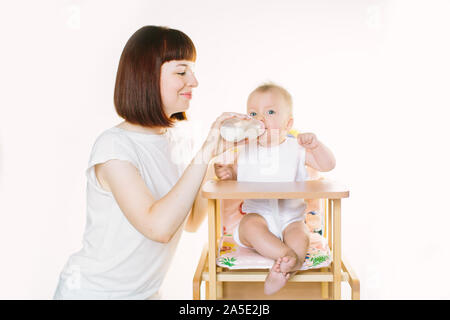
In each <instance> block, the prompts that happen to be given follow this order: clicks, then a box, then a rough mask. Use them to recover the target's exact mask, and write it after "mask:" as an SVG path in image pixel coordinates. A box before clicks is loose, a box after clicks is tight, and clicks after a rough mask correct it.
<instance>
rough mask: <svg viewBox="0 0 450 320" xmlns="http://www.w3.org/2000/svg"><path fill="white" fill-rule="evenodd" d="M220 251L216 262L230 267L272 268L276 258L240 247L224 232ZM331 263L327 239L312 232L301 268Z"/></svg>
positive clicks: (312, 267) (325, 265)
mask: <svg viewBox="0 0 450 320" xmlns="http://www.w3.org/2000/svg"><path fill="white" fill-rule="evenodd" d="M219 248H220V251H219V254H218V256H217V260H216V263H217V265H218V266H219V267H225V268H228V269H266V268H271V267H272V265H273V263H274V260H272V259H269V258H266V257H264V256H262V255H260V254H259V253H257V252H256V251H255V250H253V249H250V248H244V247H240V246H239V245H238V244H237V243H236V242H235V241H234V239H233V235H232V234H224V235H223V236H222V238H221V239H220V246H219ZM330 263H331V252H330V248H329V247H328V243H327V240H326V239H325V238H324V237H322V236H321V235H320V234H319V233H316V232H312V233H311V234H310V246H309V249H308V253H307V254H306V258H305V263H304V264H303V266H302V267H301V268H300V269H299V270H308V269H315V268H323V267H328V266H329V265H330Z"/></svg>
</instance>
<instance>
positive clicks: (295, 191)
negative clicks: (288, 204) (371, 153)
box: [202, 180, 349, 199]
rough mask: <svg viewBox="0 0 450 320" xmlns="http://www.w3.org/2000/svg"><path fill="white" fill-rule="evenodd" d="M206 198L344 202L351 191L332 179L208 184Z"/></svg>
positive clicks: (203, 190) (218, 182)
mask: <svg viewBox="0 0 450 320" xmlns="http://www.w3.org/2000/svg"><path fill="white" fill-rule="evenodd" d="M202 196H203V197H204V198H207V199H324V198H328V199H341V198H348V197H349V191H348V188H347V187H345V186H343V185H341V184H339V183H337V182H333V181H329V180H308V181H302V182H264V183H261V182H242V181H240V182H237V181H234V180H233V181H232V180H225V181H216V180H209V181H207V182H206V183H205V184H204V185H203V188H202Z"/></svg>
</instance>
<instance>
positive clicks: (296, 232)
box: [280, 221, 309, 275]
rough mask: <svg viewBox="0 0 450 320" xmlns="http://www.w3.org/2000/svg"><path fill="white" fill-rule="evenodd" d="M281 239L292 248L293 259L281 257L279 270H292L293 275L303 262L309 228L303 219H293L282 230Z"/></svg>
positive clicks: (307, 244) (307, 243)
mask: <svg viewBox="0 0 450 320" xmlns="http://www.w3.org/2000/svg"><path fill="white" fill-rule="evenodd" d="M283 240H284V243H285V244H286V245H288V246H289V247H290V248H291V249H292V250H294V252H295V254H296V257H295V260H293V259H291V258H290V257H283V258H282V260H281V263H280V269H281V272H292V273H291V275H293V274H294V273H295V272H294V271H296V270H297V269H298V268H300V267H301V266H302V265H303V263H304V262H305V257H306V253H307V251H308V248H309V230H308V228H307V227H306V225H305V223H304V222H303V221H295V222H292V223H291V224H289V225H288V226H287V227H286V228H285V229H284V231H283Z"/></svg>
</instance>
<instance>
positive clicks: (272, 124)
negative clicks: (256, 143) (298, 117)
mask: <svg viewBox="0 0 450 320" xmlns="http://www.w3.org/2000/svg"><path fill="white" fill-rule="evenodd" d="M247 114H248V115H249V116H251V117H253V118H255V119H257V120H260V121H262V122H263V123H264V125H265V127H266V132H265V133H264V135H263V136H261V137H260V140H261V139H268V140H270V139H271V138H270V137H277V138H278V141H279V142H281V141H282V140H284V138H285V137H286V134H287V132H288V131H289V130H290V129H291V127H292V114H291V110H290V108H289V106H288V105H287V103H286V101H285V100H284V98H283V96H282V95H281V94H280V93H278V92H276V91H272V90H269V91H266V92H255V93H253V94H252V95H251V96H250V97H249V99H248V101H247ZM273 142H275V141H273Z"/></svg>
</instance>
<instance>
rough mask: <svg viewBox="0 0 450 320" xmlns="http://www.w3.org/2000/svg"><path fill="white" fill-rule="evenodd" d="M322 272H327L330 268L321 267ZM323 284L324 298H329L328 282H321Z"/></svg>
mask: <svg viewBox="0 0 450 320" xmlns="http://www.w3.org/2000/svg"><path fill="white" fill-rule="evenodd" d="M320 270H321V271H322V272H327V271H328V268H321V269H320ZM321 286H322V289H321V290H322V299H328V298H329V295H328V293H329V292H328V282H322V283H321Z"/></svg>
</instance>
